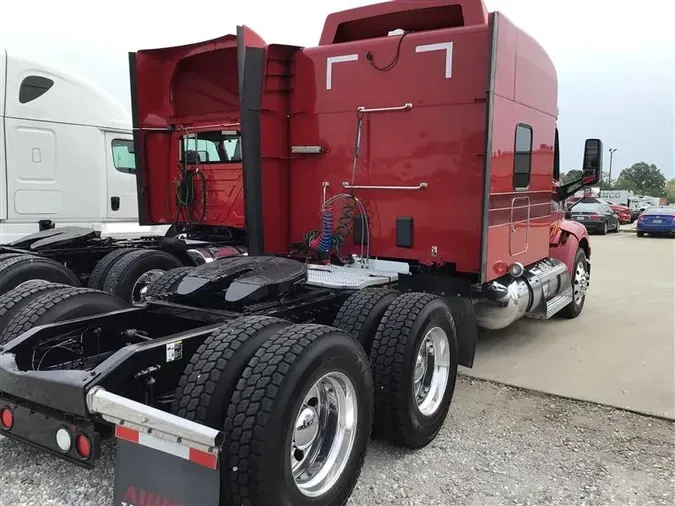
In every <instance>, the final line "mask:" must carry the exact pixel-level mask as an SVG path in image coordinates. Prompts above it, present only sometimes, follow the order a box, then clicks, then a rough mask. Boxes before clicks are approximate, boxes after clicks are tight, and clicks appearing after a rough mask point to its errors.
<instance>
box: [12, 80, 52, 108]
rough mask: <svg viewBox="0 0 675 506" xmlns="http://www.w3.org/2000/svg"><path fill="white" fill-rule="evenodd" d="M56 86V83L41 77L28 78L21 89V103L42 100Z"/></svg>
mask: <svg viewBox="0 0 675 506" xmlns="http://www.w3.org/2000/svg"><path fill="white" fill-rule="evenodd" d="M52 86H54V81H52V80H51V79H47V78H46V77H41V76H28V77H26V78H24V80H23V81H21V86H20V87H19V103H21V104H27V103H28V102H32V101H33V100H35V99H36V98H40V97H41V96H42V95H44V94H45V93H47V92H48V91H49V90H50V89H51V87H52Z"/></svg>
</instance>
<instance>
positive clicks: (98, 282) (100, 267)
mask: <svg viewBox="0 0 675 506" xmlns="http://www.w3.org/2000/svg"><path fill="white" fill-rule="evenodd" d="M130 251H138V250H137V249H135V248H120V249H116V250H115V251H111V252H110V253H108V254H107V255H106V256H104V257H103V258H101V259H100V260H99V261H98V262H97V263H96V266H95V267H94V270H93V271H91V274H90V275H89V281H88V282H87V286H88V287H89V288H93V289H94V290H103V283H104V282H105V279H106V276H107V275H108V273H109V272H110V269H112V268H113V265H114V264H115V262H116V261H117V259H118V258H120V257H121V256H123V255H126V254H127V253H129V252H130Z"/></svg>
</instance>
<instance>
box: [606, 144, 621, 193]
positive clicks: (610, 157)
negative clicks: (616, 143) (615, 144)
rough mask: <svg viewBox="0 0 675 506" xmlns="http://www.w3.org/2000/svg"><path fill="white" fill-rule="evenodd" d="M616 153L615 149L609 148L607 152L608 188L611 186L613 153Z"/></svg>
mask: <svg viewBox="0 0 675 506" xmlns="http://www.w3.org/2000/svg"><path fill="white" fill-rule="evenodd" d="M617 151H619V150H618V149H616V148H614V149H612V148H610V150H609V181H607V184H608V185H609V186H611V185H612V159H613V158H614V153H616V152H617Z"/></svg>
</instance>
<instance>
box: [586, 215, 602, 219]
mask: <svg viewBox="0 0 675 506" xmlns="http://www.w3.org/2000/svg"><path fill="white" fill-rule="evenodd" d="M589 218H590V219H592V220H601V219H602V216H600V215H599V214H591V215H590V216H589Z"/></svg>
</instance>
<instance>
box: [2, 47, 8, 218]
mask: <svg viewBox="0 0 675 506" xmlns="http://www.w3.org/2000/svg"><path fill="white" fill-rule="evenodd" d="M6 72H7V51H5V50H4V49H0V220H6V219H7V167H6V166H5V160H6V159H7V157H6V155H5V142H6V135H5V102H6V100H5V94H6V93H7V90H6V89H5V83H6V82H7V79H6V75H5V74H6Z"/></svg>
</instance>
